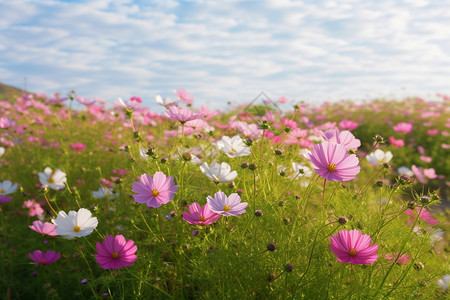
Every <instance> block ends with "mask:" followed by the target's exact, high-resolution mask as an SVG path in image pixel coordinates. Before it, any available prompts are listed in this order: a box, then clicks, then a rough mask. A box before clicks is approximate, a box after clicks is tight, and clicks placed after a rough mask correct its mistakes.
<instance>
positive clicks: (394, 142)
mask: <svg viewBox="0 0 450 300" xmlns="http://www.w3.org/2000/svg"><path fill="white" fill-rule="evenodd" d="M388 141H389V143H391V144H392V146H394V147H395V148H399V147H403V146H405V141H404V140H402V139H398V140H396V139H395V138H394V137H393V136H390V137H389V138H388Z"/></svg>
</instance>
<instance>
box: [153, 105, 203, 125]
mask: <svg viewBox="0 0 450 300" xmlns="http://www.w3.org/2000/svg"><path fill="white" fill-rule="evenodd" d="M162 115H163V117H165V118H167V119H170V120H173V121H178V122H180V123H186V122H187V121H192V120H195V119H201V118H203V115H202V114H201V113H193V112H192V111H191V110H189V109H187V108H184V107H178V106H175V105H172V106H171V107H169V109H168V110H166V111H165V112H164V113H163V114H162Z"/></svg>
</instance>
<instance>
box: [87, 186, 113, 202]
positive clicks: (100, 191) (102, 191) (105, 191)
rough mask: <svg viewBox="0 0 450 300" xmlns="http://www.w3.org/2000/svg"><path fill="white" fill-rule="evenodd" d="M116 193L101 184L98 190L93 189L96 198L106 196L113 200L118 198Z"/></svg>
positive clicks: (93, 195)
mask: <svg viewBox="0 0 450 300" xmlns="http://www.w3.org/2000/svg"><path fill="white" fill-rule="evenodd" d="M116 196H117V195H116V194H114V193H113V192H112V190H109V189H107V188H105V187H103V186H101V187H100V188H99V189H98V190H97V191H92V197H94V198H106V199H109V200H112V199H114V198H116Z"/></svg>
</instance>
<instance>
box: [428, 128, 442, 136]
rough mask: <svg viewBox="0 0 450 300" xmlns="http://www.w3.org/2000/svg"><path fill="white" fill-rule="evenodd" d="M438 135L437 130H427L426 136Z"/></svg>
mask: <svg viewBox="0 0 450 300" xmlns="http://www.w3.org/2000/svg"><path fill="white" fill-rule="evenodd" d="M438 133H439V130H437V129H430V130H427V134H428V135H437V134H438Z"/></svg>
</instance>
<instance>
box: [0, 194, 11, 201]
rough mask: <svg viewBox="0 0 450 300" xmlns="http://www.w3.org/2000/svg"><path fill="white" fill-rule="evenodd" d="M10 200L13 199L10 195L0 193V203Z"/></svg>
mask: <svg viewBox="0 0 450 300" xmlns="http://www.w3.org/2000/svg"><path fill="white" fill-rule="evenodd" d="M12 200H13V198H12V197H10V196H6V195H0V203H6V202H9V201H12Z"/></svg>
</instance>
